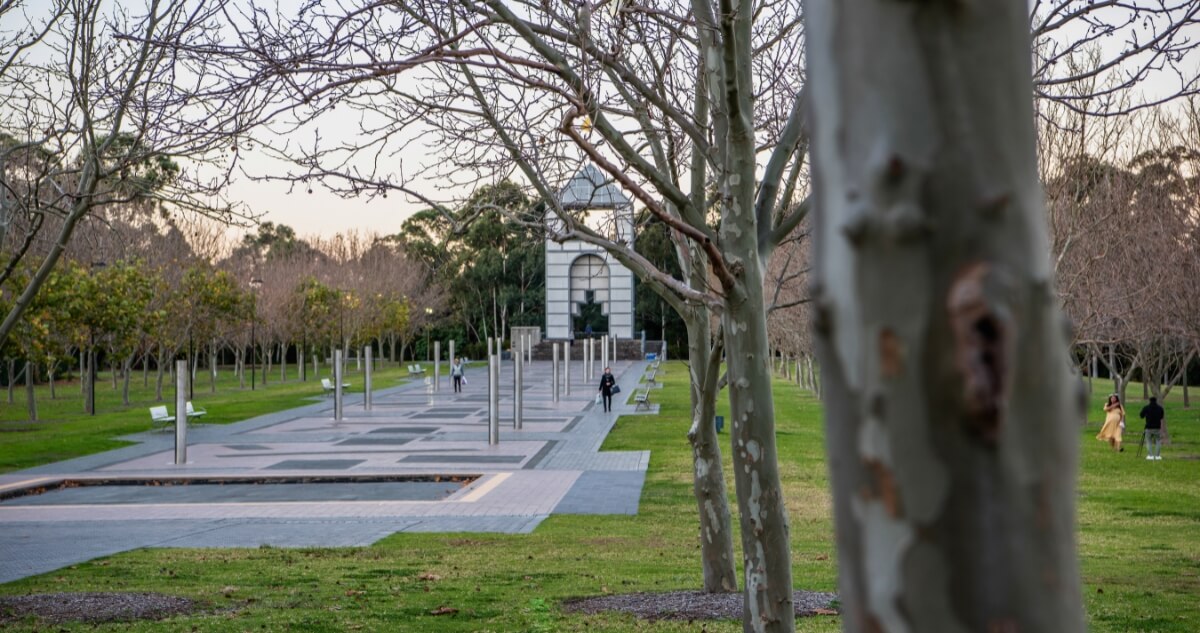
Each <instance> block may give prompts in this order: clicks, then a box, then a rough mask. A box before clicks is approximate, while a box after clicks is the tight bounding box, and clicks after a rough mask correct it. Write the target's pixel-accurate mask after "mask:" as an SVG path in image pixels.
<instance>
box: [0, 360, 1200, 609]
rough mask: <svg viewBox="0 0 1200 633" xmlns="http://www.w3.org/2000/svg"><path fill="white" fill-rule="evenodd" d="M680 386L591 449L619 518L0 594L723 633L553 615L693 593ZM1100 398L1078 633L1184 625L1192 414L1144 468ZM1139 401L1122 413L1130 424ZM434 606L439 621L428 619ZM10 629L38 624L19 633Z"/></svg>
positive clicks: (799, 564) (794, 512) (813, 512)
mask: <svg viewBox="0 0 1200 633" xmlns="http://www.w3.org/2000/svg"><path fill="white" fill-rule="evenodd" d="M685 378H686V374H685V370H684V369H683V368H682V366H681V365H678V364H673V365H672V366H671V369H670V372H669V373H668V374H666V375H665V376H663V379H664V381H665V382H666V385H667V386H666V389H663V390H661V391H655V392H653V397H654V398H655V400H656V401H657V402H660V403H662V414H661V415H660V416H657V417H626V418H622V419H621V420H619V422H618V424H617V426H616V428H615V429H614V431H613V433H612V434H611V435H610V436H609V439H608V441H607V443H606V445H605V448H606V449H608V450H632V449H649V450H651V451H652V458H651V463H650V472H649V473H648V476H647V482H646V488H645V489H644V491H643V495H642V503H641V511H640V513H639V514H638V515H637V516H633V517H626V516H586V517H579V516H575V517H572V516H555V517H551V518H550V519H549V520H547V521H546V522H545V523H543V524H542V525H541V526H540V527H539V528H538V529H537V530H536V531H535V532H534V533H533V534H529V535H493V534H444V535H439V534H397V535H394V536H392V537H389V538H387V539H384V540H383V541H382V542H380V543H379V544H378V545H376V546H373V547H368V548H338V549H299V550H297V549H274V548H262V549H227V550H183V549H175V550H142V551H137V552H130V553H127V554H121V555H117V556H113V557H109V558H106V559H101V560H97V561H93V562H90V563H85V564H81V565H78V566H76V567H73V568H71V569H66V570H61V571H59V572H55V573H52V574H47V575H44V576H40V577H37V578H32V579H28V580H24V581H19V582H15V583H10V584H7V585H2V586H0V593H28V592H56V591H97V590H98V591H165V592H169V593H173V594H178V595H184V596H190V597H194V598H200V599H202V600H204V601H206V602H208V603H210V604H211V605H212V611H211V612H210V613H209V614H207V615H195V616H189V617H180V618H176V619H173V620H170V621H167V622H157V623H141V624H132V625H131V624H114V625H107V626H99V627H93V626H92V625H86V626H85V625H77V626H75V627H72V626H70V625H68V626H65V627H62V629H63V630H85V629H86V630H99V631H117V630H121V631H124V630H133V631H164V630H178V631H193V630H200V631H250V630H271V631H278V630H304V631H353V630H362V631H380V630H387V631H412V632H425V631H439V632H441V631H449V632H453V631H463V632H466V631H511V632H549V631H611V632H617V631H630V630H638V631H701V630H704V631H710V632H713V633H717V632H733V631H740V630H741V626H740V624H739V623H736V622H717V623H704V624H701V623H686V622H684V623H670V622H654V623H649V622H641V621H636V620H633V619H631V618H628V617H625V616H620V615H616V614H606V615H591V616H585V615H568V614H564V613H562V611H561V610H560V609H559V606H558V605H559V603H560V602H561V601H562V600H563V599H565V598H569V597H573V596H589V595H598V594H603V593H618V592H631V591H665V590H674V589H694V588H696V587H698V586H699V584H700V574H699V568H698V566H697V562H696V561H697V558H696V557H697V544H696V539H697V534H696V524H695V520H694V518H693V515H694V514H695V507H694V501H693V499H692V496H691V479H690V475H689V471H690V452H689V449H688V446H687V443H686V439H685V437H684V434H685V433H686V431H687V427H688V425H689V422H688V419H687V418H688V415H687V392H686V389H685V385H684V383H683V382H682V381H683V380H685ZM1104 388H1105V387H1103V386H1102V385H1100V384H1098V385H1097V389H1096V391H1097V395H1096V396H1095V398H1093V406H1092V407H1091V413H1090V416H1089V417H1090V418H1091V422H1090V423H1089V424H1088V425H1087V427H1086V428H1083V429H1081V432H1080V438H1081V439H1080V441H1081V443H1082V469H1083V472H1082V475H1081V477H1080V506H1079V516H1080V520H1079V522H1080V548H1081V557H1082V565H1083V573H1084V591H1085V598H1086V605H1087V611H1088V618H1089V620H1090V623H1091V630H1092V631H1108V632H1113V633H1116V632H1122V633H1124V632H1127V631H1173V632H1179V633H1183V632H1185V631H1186V632H1193V631H1196V630H1198V629H1200V600H1198V599H1197V596H1200V580H1198V578H1197V574H1198V572H1200V544H1197V542H1196V540H1197V536H1200V529H1198V528H1200V498H1198V493H1197V490H1196V482H1197V480H1198V479H1200V478H1198V477H1197V475H1200V461H1194V460H1185V459H1180V458H1181V457H1183V456H1186V455H1194V454H1196V453H1200V448H1198V446H1197V441H1198V440H1200V416H1198V415H1197V414H1198V413H1200V410H1197V409H1192V410H1190V411H1187V412H1185V411H1183V410H1182V409H1180V408H1179V407H1178V404H1177V403H1175V402H1169V403H1168V419H1169V420H1170V423H1171V428H1172V431H1173V433H1174V438H1175V444H1174V445H1173V446H1171V447H1169V448H1168V449H1167V451H1166V453H1165V455H1166V457H1167V458H1166V459H1164V460H1163V461H1161V462H1147V461H1145V460H1141V459H1135V458H1134V453H1133V451H1134V450H1135V449H1136V447H1130V448H1128V449H1127V450H1126V452H1125V453H1120V454H1116V453H1112V452H1110V451H1109V450H1108V448H1107V446H1106V445H1102V444H1101V443H1100V442H1097V441H1096V440H1094V439H1093V436H1094V435H1095V434H1096V432H1097V430H1098V427H1099V423H1098V420H1099V418H1100V416H1101V414H1100V403H1101V402H1102V400H1103V392H1104ZM1130 393H1131V394H1132V393H1134V391H1133V390H1131V391H1130ZM240 397H241V398H243V399H245V394H240ZM297 397H299V396H297ZM776 398H777V404H778V406H777V411H778V412H779V418H780V419H779V447H780V455H781V458H782V472H783V477H784V480H785V487H786V495H787V499H788V506H789V510H790V515H791V537H792V562H793V565H794V570H795V574H794V576H795V582H796V585H797V586H798V587H801V588H804V589H813V590H823V591H833V590H835V589H836V586H835V585H836V580H835V578H836V560H835V556H834V552H833V539H832V521H831V519H830V507H829V505H830V504H829V492H828V487H829V486H828V481H827V475H826V470H825V465H824V464H825V460H824V444H823V433H822V428H821V421H820V406H819V404H818V403H817V401H816V400H815V399H813V398H812V397H811V396H810V395H809V394H807V393H806V392H803V391H801V390H799V389H797V388H796V387H794V386H792V385H787V384H784V383H779V384H778V385H777V389H776ZM204 404H206V406H209V408H210V410H211V409H212V408H213V405H212V403H211V401H205V402H204ZM1139 407H1140V404H1133V405H1131V406H1130V408H1131V409H1133V416H1132V417H1134V418H1136V412H1137V409H1138V408H1139ZM1135 426H1138V427H1139V428H1140V426H1139V425H1138V424H1136V423H1131V424H1130V427H1131V428H1133V427H1135ZM728 466H729V465H728V463H727V464H726V468H727V469H728ZM730 490H731V491H732V486H730ZM736 542H737V539H736V538H735V543H736ZM1101 591H1102V593H1101ZM443 607H449V608H450V609H453V610H455V611H454V612H452V613H450V614H447V615H432V612H433V611H435V610H438V609H441V608H443ZM797 626H798V630H800V631H837V630H839V628H840V620H839V619H838V618H836V617H816V618H807V619H803V620H801V621H799V622H798V623H797ZM10 630H14V631H33V630H44V627H41V626H39V625H38V624H37V623H36V622H26V623H21V624H19V625H17V626H13V627H11V628H10ZM56 630H57V628H56Z"/></svg>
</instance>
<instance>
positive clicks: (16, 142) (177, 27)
mask: <svg viewBox="0 0 1200 633" xmlns="http://www.w3.org/2000/svg"><path fill="white" fill-rule="evenodd" d="M224 4H225V3H224V2H209V3H205V5H204V6H203V7H201V8H197V7H195V6H192V4H191V3H189V2H186V1H184V0H161V1H160V0H155V1H154V2H150V3H148V4H147V5H146V6H145V8H144V11H143V12H142V13H135V12H134V11H135V10H132V9H128V8H126V7H125V6H113V5H112V4H111V3H108V2H104V1H103V0H51V1H49V2H25V1H21V0H17V1H13V2H4V3H2V4H0V18H2V19H3V21H4V23H5V24H6V25H7V24H13V25H21V24H26V23H27V24H28V28H14V29H6V30H5V31H4V34H3V35H0V38H3V44H4V48H3V50H4V51H5V57H4V58H3V60H2V61H0V98H2V103H3V107H4V116H0V177H2V178H3V181H2V183H0V184H2V186H0V252H2V253H3V262H2V263H3V265H4V268H5V269H6V270H10V269H11V268H12V266H13V265H14V264H17V263H20V262H22V261H23V260H24V259H25V258H26V257H29V256H30V255H31V254H32V253H35V252H36V253H37V262H38V263H37V264H36V265H31V267H30V269H31V270H32V271H33V272H32V274H30V275H29V276H28V277H26V278H25V284H24V286H22V287H21V288H19V289H17V288H15V287H13V286H12V285H11V284H10V285H9V290H8V292H10V293H12V295H11V300H10V301H9V302H8V304H7V305H8V308H9V309H8V311H7V312H6V313H5V315H4V316H3V319H2V320H0V341H3V340H4V339H5V338H7V337H8V335H9V334H10V333H11V332H12V330H13V328H15V327H16V325H17V322H18V319H19V318H20V315H21V313H22V311H24V310H25V309H26V308H28V307H29V306H30V305H31V304H32V302H33V300H34V297H35V295H36V294H37V291H38V289H39V288H40V287H41V285H42V284H43V283H45V281H46V279H47V278H48V277H49V275H50V273H51V272H52V271H53V269H54V266H55V264H56V263H57V262H58V260H59V258H61V257H62V256H63V253H64V251H65V249H66V248H67V244H68V243H69V241H70V238H71V236H72V235H73V234H74V233H75V230H76V228H77V226H79V225H80V222H81V221H82V220H83V219H84V218H86V217H87V216H88V215H89V214H92V213H93V212H95V211H97V210H100V209H107V208H113V207H139V208H140V209H142V210H143V211H149V210H161V211H163V212H174V211H176V210H178V209H189V210H193V211H197V212H202V213H205V214H208V215H210V216H211V217H214V218H218V219H221V220H223V221H230V220H233V219H235V218H236V217H237V216H238V212H237V211H235V210H234V209H233V208H232V207H230V206H229V205H226V204H223V203H221V202H220V198H219V193H220V191H221V189H222V187H223V185H224V183H225V181H226V176H227V175H228V173H229V169H230V167H231V165H232V164H233V162H235V161H236V155H237V149H238V147H239V143H240V141H241V140H242V139H241V138H240V134H241V133H242V132H243V131H245V130H246V129H247V128H248V127H250V126H251V125H253V124H254V123H256V122H257V121H258V120H259V119H258V118H257V116H258V115H259V114H261V112H257V111H255V110H253V108H252V107H251V106H250V104H251V102H250V101H247V100H244V99H242V98H241V97H240V96H238V95H234V94H233V93H232V92H230V91H229V90H228V89H227V87H224V88H223V87H220V86H219V85H218V82H215V81H213V79H214V78H212V77H208V76H206V75H205V74H204V73H202V72H188V71H187V69H185V68H184V63H185V61H184V60H181V59H180V58H179V57H178V56H177V55H175V54H173V53H172V50H175V51H178V50H181V49H184V48H187V47H191V46H201V45H203V44H204V43H205V42H209V41H212V37H213V36H215V35H217V34H218V33H219V32H220V30H221V29H220V26H219V24H218V22H217V20H218V19H219V18H220V16H221V14H222V8H223V5H224ZM168 45H169V46H170V47H174V48H168ZM230 156H232V157H233V159H232V160H231V159H230V158H229V157H230ZM185 160H186V161H187V162H186V163H185V162H183V161H185ZM201 162H202V164H201ZM214 200H215V201H216V202H214ZM160 203H169V204H170V206H161V204H160ZM39 240H40V241H41V243H42V247H41V248H39V249H37V250H36V251H35V250H33V249H31V246H32V245H33V244H34V243H35V242H37V241H39ZM4 274H7V273H4ZM0 281H3V275H0Z"/></svg>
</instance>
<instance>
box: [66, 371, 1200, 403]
mask: <svg viewBox="0 0 1200 633" xmlns="http://www.w3.org/2000/svg"><path fill="white" fill-rule="evenodd" d="M57 366H58V361H56V360H54V361H50V364H49V365H46V379H47V382H48V383H49V384H50V399H51V400H57V399H58V394H57V393H55V391H54V370H55V369H56V368H57ZM1183 403H1184V404H1183V406H1185V407H1186V406H1187V383H1186V382H1185V383H1184V385H1183Z"/></svg>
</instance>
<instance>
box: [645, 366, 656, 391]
mask: <svg viewBox="0 0 1200 633" xmlns="http://www.w3.org/2000/svg"><path fill="white" fill-rule="evenodd" d="M657 377H658V366H657V365H651V366H650V373H648V374H646V386H648V387H653V386H655V385H657V384H658V383H657V382H655V378H657Z"/></svg>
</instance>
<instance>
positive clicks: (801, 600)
mask: <svg viewBox="0 0 1200 633" xmlns="http://www.w3.org/2000/svg"><path fill="white" fill-rule="evenodd" d="M836 599H837V595H836V594H832V593H821V592H815V591H797V592H795V593H794V594H792V601H793V604H794V605H795V607H796V616H797V617H802V616H811V615H836V614H837V610H836V609H835V608H834V607H833V606H832V605H833V602H834V600H836ZM563 610H565V611H568V612H577V613H588V614H594V613H600V612H602V611H620V612H622V613H632V614H633V615H636V616H637V617H639V618H643V619H646V620H740V619H741V617H742V594H741V593H740V592H739V593H702V592H699V591H673V592H670V593H626V594H617V595H611V596H597V597H592V598H577V599H574V600H568V601H566V602H564V603H563Z"/></svg>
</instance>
